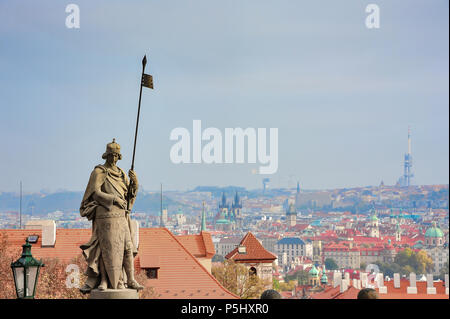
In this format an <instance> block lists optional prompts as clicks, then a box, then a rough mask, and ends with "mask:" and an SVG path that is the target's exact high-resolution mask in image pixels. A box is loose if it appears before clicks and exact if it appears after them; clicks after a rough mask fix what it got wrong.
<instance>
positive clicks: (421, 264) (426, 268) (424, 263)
mask: <svg viewBox="0 0 450 319" xmlns="http://www.w3.org/2000/svg"><path fill="white" fill-rule="evenodd" d="M414 263H415V264H416V270H417V273H419V274H425V273H429V272H431V271H433V260H432V259H431V257H430V256H428V254H427V252H426V251H425V250H421V251H419V252H418V253H416V254H414Z"/></svg>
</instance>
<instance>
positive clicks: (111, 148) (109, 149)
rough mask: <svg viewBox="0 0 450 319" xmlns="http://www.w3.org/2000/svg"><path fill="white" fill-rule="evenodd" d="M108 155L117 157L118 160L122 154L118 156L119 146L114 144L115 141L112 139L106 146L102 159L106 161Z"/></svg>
mask: <svg viewBox="0 0 450 319" xmlns="http://www.w3.org/2000/svg"><path fill="white" fill-rule="evenodd" d="M109 154H117V155H119V160H121V159H122V154H120V145H119V144H117V143H116V139H115V138H113V140H112V142H111V143H108V144H106V151H105V153H103V155H102V158H103V159H106V157H107V156H108V155H109Z"/></svg>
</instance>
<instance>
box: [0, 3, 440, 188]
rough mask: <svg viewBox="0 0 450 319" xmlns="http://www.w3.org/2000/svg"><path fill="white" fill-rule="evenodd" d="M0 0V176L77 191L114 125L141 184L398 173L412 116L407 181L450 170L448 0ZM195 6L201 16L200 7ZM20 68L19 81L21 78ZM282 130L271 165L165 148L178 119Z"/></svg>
mask: <svg viewBox="0 0 450 319" xmlns="http://www.w3.org/2000/svg"><path fill="white" fill-rule="evenodd" d="M77 4H78V5H79V7H80V15H81V19H80V21H81V22H80V24H81V25H80V29H76V30H75V29H67V28H66V26H65V19H66V16H67V13H66V12H65V5H66V4H57V5H54V4H53V3H52V2H50V1H42V2H39V3H35V2H28V3H27V5H26V6H25V7H24V6H22V5H21V4H16V3H14V2H11V3H1V4H0V21H1V22H0V43H1V45H2V50H1V51H0V67H1V68H2V70H3V72H1V73H0V95H1V96H2V102H1V108H0V110H1V111H0V112H1V116H0V134H1V135H2V136H3V139H2V140H1V142H0V147H1V149H2V150H3V152H2V155H3V156H2V157H1V158H0V164H1V166H2V167H4V168H5V172H4V174H3V177H2V179H1V180H0V192H17V191H18V189H19V181H23V185H24V192H37V191H39V190H42V189H47V190H48V191H50V192H54V191H55V190H58V189H64V190H69V191H81V190H84V189H85V187H86V179H87V178H88V176H89V174H90V172H91V170H92V168H93V167H94V166H95V165H97V164H100V163H102V162H103V161H102V160H101V154H102V153H103V152H104V150H105V146H106V144H107V143H109V142H111V140H112V139H113V138H116V140H117V142H118V143H119V144H120V145H121V146H122V154H123V160H122V161H119V162H118V166H119V167H121V168H122V169H123V170H125V171H128V169H129V167H130V163H131V155H132V146H133V137H134V136H133V135H134V125H135V120H136V107H137V100H138V93H139V92H138V89H139V75H140V71H141V70H140V68H141V65H140V60H141V59H142V56H143V55H144V54H147V58H148V65H147V70H146V72H147V73H149V74H152V75H153V78H154V86H155V89H154V90H152V91H151V92H150V91H146V92H143V97H142V109H141V122H140V127H139V135H138V141H137V149H136V162H135V169H136V172H137V175H138V179H139V182H140V184H141V185H143V187H144V188H145V189H146V190H155V191H158V190H159V185H160V183H163V185H164V188H165V189H167V190H180V191H184V190H187V189H193V188H195V187H196V186H200V185H217V186H228V185H235V186H241V187H246V188H247V189H258V188H262V180H263V178H266V177H267V178H270V180H271V181H270V188H281V187H287V186H288V185H289V183H292V184H293V185H292V187H295V183H296V182H297V181H300V184H301V187H302V188H304V189H334V188H348V187H358V186H368V185H373V186H376V185H379V184H380V182H381V181H384V183H385V184H386V185H394V184H395V183H396V182H397V180H398V178H399V177H400V176H401V175H402V174H403V157H404V154H405V153H406V152H407V148H408V145H407V130H408V126H411V138H412V157H413V159H414V162H413V164H412V170H413V173H414V178H413V179H412V184H413V185H431V184H448V183H449V178H448V176H449V171H448V163H449V148H448V145H449V135H448V129H449V125H448V115H449V113H448V112H449V109H448V84H449V83H448V15H447V12H448V2H444V1H432V2H424V1H410V2H408V3H406V2H402V3H400V2H396V3H395V4H394V3H390V2H388V1H377V4H378V5H379V7H380V15H381V23H380V24H381V26H380V29H367V28H366V26H365V24H364V20H365V18H366V16H367V13H366V12H365V6H366V5H367V4H365V3H361V2H358V1H351V2H346V3H345V5H343V4H339V3H335V2H333V1H327V2H326V5H324V4H317V3H313V2H310V3H302V4H300V3H295V2H292V1H280V2H278V3H277V4H276V5H275V4H273V3H270V2H267V1H265V2H264V1H263V2H255V1H250V2H246V3H245V4H243V3H238V2H233V3H227V4H225V3H217V2H215V3H211V2H209V1H198V2H196V3H192V4H185V3H183V2H181V1H175V5H174V3H171V4H165V3H158V4H156V3H146V4H142V3H139V4H138V3H135V2H130V3H127V5H126V6H125V5H120V4H110V3H108V2H105V1H100V2H98V3H95V4H94V3H90V2H87V1H78V2H77ZM193 17H195V19H194V20H195V21H193ZM24 78H26V81H24ZM193 120H201V121H202V125H203V127H204V128H206V127H217V128H218V129H220V130H223V129H224V128H227V127H232V128H235V127H242V128H244V129H245V128H247V127H254V128H260V127H262V128H271V127H276V128H278V130H279V137H278V144H279V155H278V157H279V165H278V171H277V173H275V174H273V175H259V174H254V170H255V169H257V167H258V165H257V164H173V163H172V162H171V161H170V159H169V151H170V148H171V146H172V145H173V142H172V141H171V140H170V139H169V135H170V132H171V130H172V129H174V128H176V127H186V128H188V129H192V121H193Z"/></svg>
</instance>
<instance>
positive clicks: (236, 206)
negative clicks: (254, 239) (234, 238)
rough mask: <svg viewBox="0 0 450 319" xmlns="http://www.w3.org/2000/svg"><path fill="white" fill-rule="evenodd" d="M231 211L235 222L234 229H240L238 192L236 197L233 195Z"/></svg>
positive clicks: (240, 205) (240, 208)
mask: <svg viewBox="0 0 450 319" xmlns="http://www.w3.org/2000/svg"><path fill="white" fill-rule="evenodd" d="M231 210H232V212H233V214H232V215H233V219H234V220H235V222H236V227H237V228H238V229H241V228H242V202H241V199H240V198H239V195H238V192H237V191H236V195H234V201H233V204H232V205H231Z"/></svg>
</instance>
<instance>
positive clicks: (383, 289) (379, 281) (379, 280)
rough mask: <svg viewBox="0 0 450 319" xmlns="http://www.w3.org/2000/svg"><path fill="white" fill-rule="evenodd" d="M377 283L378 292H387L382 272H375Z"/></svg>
mask: <svg viewBox="0 0 450 319" xmlns="http://www.w3.org/2000/svg"><path fill="white" fill-rule="evenodd" d="M377 285H378V293H379V294H387V287H386V286H385V285H384V277H383V274H382V273H379V274H377Z"/></svg>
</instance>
